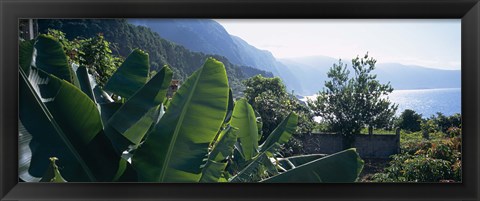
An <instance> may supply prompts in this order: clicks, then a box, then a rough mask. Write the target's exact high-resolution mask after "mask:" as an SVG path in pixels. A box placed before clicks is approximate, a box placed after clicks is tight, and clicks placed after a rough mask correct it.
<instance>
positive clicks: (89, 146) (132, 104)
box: [19, 35, 363, 182]
mask: <svg viewBox="0 0 480 201" xmlns="http://www.w3.org/2000/svg"><path fill="white" fill-rule="evenodd" d="M39 40H43V42H42V43H43V44H42V43H40V44H42V46H41V48H38V49H37V54H36V55H31V56H32V57H33V58H28V54H29V53H28V52H29V51H23V50H20V51H21V54H23V56H22V57H21V58H22V59H24V61H20V63H21V64H22V65H23V66H21V65H20V66H19V71H20V78H21V79H20V97H19V99H20V102H19V104H20V111H19V113H20V123H19V150H21V151H20V157H19V158H20V160H19V175H20V178H21V179H22V180H24V181H63V180H67V181H70V182H78V181H80V182H96V181H106V182H112V181H114V182H115V181H121V182H123V181H127V182H135V181H149V182H218V181H231V182H235V181H242V182H243V181H252V182H253V181H265V182H288V181H299V180H298V178H304V179H309V180H308V181H309V182H353V181H355V180H356V178H357V177H358V174H359V173H360V172H361V168H362V167H363V161H362V160H361V159H360V157H359V156H358V154H357V153H356V152H355V151H354V150H347V151H345V152H341V153H339V154H334V155H331V156H328V157H322V158H318V157H304V158H303V159H302V165H299V166H298V167H293V168H292V167H290V168H289V169H288V170H287V171H284V172H279V171H278V169H280V167H279V163H278V162H277V161H278V160H277V159H276V156H277V155H278V153H277V151H278V148H279V147H280V146H281V144H284V143H287V142H288V141H289V139H290V138H291V136H292V134H293V133H294V132H295V130H296V129H297V124H298V116H297V115H296V114H295V113H293V112H291V113H289V114H288V115H287V116H286V118H285V119H283V120H282V121H281V123H280V124H279V125H278V126H277V127H276V128H274V129H273V131H272V133H270V134H269V135H268V137H267V138H266V140H265V142H264V143H263V144H262V145H261V146H259V147H258V148H257V147H254V150H253V152H252V158H250V159H248V158H244V157H242V155H243V154H240V153H243V151H242V150H244V149H246V148H247V147H248V148H251V147H250V146H248V145H247V143H245V142H252V144H255V143H258V138H259V135H258V133H259V131H258V129H257V128H256V127H255V126H258V125H261V124H257V123H258V122H257V121H258V120H257V118H256V115H255V111H254V110H253V109H252V108H251V106H250V105H249V104H248V103H247V102H246V101H245V100H239V101H237V104H235V105H234V103H233V98H232V92H231V90H230V88H229V82H228V79H227V70H226V68H225V66H224V65H223V64H222V63H221V62H219V61H218V60H215V59H213V58H209V59H207V60H206V61H205V63H204V65H203V66H202V67H201V68H199V69H198V70H197V71H195V72H194V73H193V74H192V75H191V76H190V77H189V78H188V79H187V80H186V81H185V82H184V83H183V85H182V87H180V88H179V90H178V91H177V92H176V93H175V94H174V95H173V98H172V99H171V100H168V99H166V98H165V94H166V88H167V87H168V84H169V83H170V80H171V78H172V72H171V71H170V69H169V68H168V67H164V68H162V69H161V70H160V71H159V72H158V73H157V74H155V76H154V77H152V78H150V79H146V77H147V76H148V71H146V72H147V73H141V74H139V75H140V77H141V78H139V77H136V78H135V79H137V78H138V79H140V80H148V82H146V83H143V82H141V84H139V85H140V86H137V87H136V90H135V91H134V92H133V93H132V92H131V91H129V92H128V93H124V92H125V91H128V90H131V88H130V87H131V86H124V85H121V84H115V85H114V84H112V85H114V86H115V87H114V88H115V89H112V90H111V91H112V92H113V93H114V94H113V95H114V96H119V94H120V93H124V94H122V95H121V96H122V97H123V98H122V100H121V101H119V102H113V101H112V100H109V97H110V95H108V94H107V95H106V92H105V91H103V90H102V89H101V88H98V87H96V86H97V83H96V82H95V78H93V76H91V75H90V74H89V72H87V68H86V67H85V66H82V67H79V68H78V69H77V70H74V69H75V68H76V65H74V63H72V65H70V64H67V65H65V63H67V62H68V60H67V59H66V55H65V50H64V49H62V45H61V43H60V42H59V40H56V39H55V38H54V37H50V36H43V35H42V36H41V37H39V38H37V40H36V42H35V44H38V41H39ZM46 44H50V45H46ZM25 47H28V46H25ZM39 47H40V46H39ZM38 51H40V52H38ZM38 55H41V60H42V61H41V62H42V63H41V64H42V65H43V67H44V69H49V70H51V73H47V72H45V71H43V70H41V69H39V68H37V67H35V66H33V65H32V66H28V63H29V62H28V61H29V60H30V61H34V60H35V61H38V58H37V57H38ZM139 55H140V57H137V56H139ZM131 58H134V61H135V62H132V60H130V59H131ZM148 60H149V58H148V55H146V54H139V52H133V53H132V56H131V57H129V59H127V60H126V61H125V62H124V63H123V64H122V65H121V66H122V67H121V68H120V69H118V71H116V72H115V73H114V74H113V76H112V77H111V78H110V79H111V80H116V81H119V80H120V81H125V80H129V79H130V78H131V75H137V74H136V71H135V70H137V71H139V72H140V71H141V72H145V69H149V67H148ZM66 61H67V62H66ZM132 63H137V64H146V65H147V68H141V69H133V68H130V67H126V66H130V65H131V64H132ZM25 65H27V66H25ZM52 66H58V67H59V68H61V69H54V68H52ZM67 68H68V69H67ZM23 69H27V70H28V75H27V74H26V73H25V71H24V70H23ZM59 70H60V71H59ZM62 72H69V73H71V75H72V77H73V79H71V81H73V82H77V81H79V82H80V83H81V84H80V85H73V84H72V83H70V82H68V81H67V80H64V79H60V78H58V77H57V76H56V75H58V76H63V75H65V74H64V73H62ZM117 72H118V73H117ZM125 72H129V73H125ZM68 75H69V77H70V74H68ZM142 76H143V77H142ZM69 77H66V78H69ZM77 78H78V79H77ZM147 78H148V77H147ZM111 80H107V83H113V82H114V81H111ZM109 85H110V84H109ZM117 88H121V89H117ZM127 89H128V90H127ZM115 93H117V94H115ZM88 94H89V95H88ZM99 94H100V95H99ZM101 96H104V97H103V98H104V100H102V102H97V100H100V98H101ZM126 96H128V98H127V97H126ZM97 97H100V98H98V99H97ZM167 100H168V101H167ZM166 102H168V104H166V105H168V107H164V105H163V103H166ZM242 103H243V104H242ZM230 112H232V113H234V115H232V116H233V117H232V118H231V121H233V119H236V118H240V119H244V121H246V122H248V123H247V124H237V125H240V126H242V128H241V129H244V131H245V132H249V133H247V134H246V135H244V137H246V138H249V139H246V140H239V135H237V131H239V129H237V128H234V127H232V126H231V125H230V124H231V121H229V119H228V118H227V114H228V113H230ZM242 112H244V114H241V113H242ZM242 117H248V118H242ZM245 125H246V126H247V127H248V128H245V127H244V126H245ZM250 127H251V128H254V129H250ZM128 145H131V146H128ZM255 149H258V150H255ZM52 157H56V158H58V159H59V160H58V166H57V164H56V163H55V161H54V160H53V159H52ZM130 159H131V160H130ZM292 160H294V159H292ZM49 161H50V163H49ZM130 161H132V162H130ZM58 167H60V168H58ZM333 170H335V174H333ZM313 175H315V178H314V179H312V176H313ZM62 178H65V179H62ZM270 178H272V179H271V180H270Z"/></svg>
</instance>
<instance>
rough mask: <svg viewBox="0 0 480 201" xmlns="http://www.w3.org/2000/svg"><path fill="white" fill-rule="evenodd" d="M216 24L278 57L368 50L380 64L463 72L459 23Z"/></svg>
mask: <svg viewBox="0 0 480 201" xmlns="http://www.w3.org/2000/svg"><path fill="white" fill-rule="evenodd" d="M216 21H217V22H219V23H220V24H222V25H223V27H225V29H226V30H227V31H228V32H229V33H230V34H231V35H235V36H239V37H240V38H242V39H244V40H245V41H247V42H248V43H250V44H251V45H253V46H255V47H257V48H259V49H265V50H269V51H270V52H272V54H273V55H274V56H275V57H277V58H292V57H304V56H314V55H324V56H330V57H334V58H343V59H351V58H353V57H355V56H356V55H361V56H362V55H364V54H365V52H367V51H368V52H369V55H371V56H372V57H374V58H376V59H377V61H378V62H379V63H386V62H396V63H402V64H412V65H420V66H427V67H432V68H441V69H460V54H461V51H460V50H461V44H460V41H461V40H460V39H461V36H460V33H461V32H460V25H461V23H460V19H447V20H445V19H434V20H358V19H357V20H338V19H337V20H324V19H323V20H322V19H317V20H248V19H242V20H236V19H221V20H216Z"/></svg>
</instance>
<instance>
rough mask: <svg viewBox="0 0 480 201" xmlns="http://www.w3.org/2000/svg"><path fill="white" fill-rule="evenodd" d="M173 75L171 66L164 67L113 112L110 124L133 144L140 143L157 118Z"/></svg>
mask: <svg viewBox="0 0 480 201" xmlns="http://www.w3.org/2000/svg"><path fill="white" fill-rule="evenodd" d="M172 75H173V73H172V70H170V68H168V67H164V68H162V70H160V72H158V73H157V74H156V75H155V76H154V77H153V78H152V79H150V80H149V81H148V83H147V84H145V85H144V86H143V87H142V88H141V89H140V90H138V91H137V92H136V93H135V94H134V95H133V96H132V97H131V98H130V99H128V101H127V102H126V103H125V104H123V105H122V107H120V109H119V110H118V111H117V112H115V114H113V116H112V117H111V118H110V119H109V120H108V126H111V127H112V128H114V129H115V130H116V131H117V132H118V133H120V134H122V135H123V136H124V137H125V138H127V139H128V140H129V141H130V143H131V144H132V145H138V144H139V143H140V141H141V140H142V138H143V136H144V135H145V133H146V132H147V131H148V129H149V128H150V126H151V125H152V123H153V122H154V121H155V120H156V119H154V117H155V113H156V112H157V109H158V106H159V105H160V104H162V102H163V100H164V99H165V96H166V94H167V89H168V87H169V86H170V82H171V80H172Z"/></svg>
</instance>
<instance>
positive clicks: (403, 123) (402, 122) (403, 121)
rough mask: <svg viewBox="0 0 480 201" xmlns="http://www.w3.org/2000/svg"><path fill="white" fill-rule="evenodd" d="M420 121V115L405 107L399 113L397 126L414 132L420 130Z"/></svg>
mask: <svg viewBox="0 0 480 201" xmlns="http://www.w3.org/2000/svg"><path fill="white" fill-rule="evenodd" d="M420 122H422V115H420V114H417V113H416V112H415V111H413V110H410V109H406V110H405V111H403V112H402V114H401V115H400V118H399V119H398V124H397V126H398V127H399V128H401V129H404V130H407V131H410V132H416V131H420Z"/></svg>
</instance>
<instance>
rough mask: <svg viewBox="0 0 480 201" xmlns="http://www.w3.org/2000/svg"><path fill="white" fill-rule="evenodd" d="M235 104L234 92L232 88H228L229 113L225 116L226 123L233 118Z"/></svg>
mask: <svg viewBox="0 0 480 201" xmlns="http://www.w3.org/2000/svg"><path fill="white" fill-rule="evenodd" d="M234 106H235V102H234V101H233V92H232V89H230V90H228V108H227V115H226V116H225V121H224V122H225V123H227V122H230V119H231V118H232V113H233V108H234Z"/></svg>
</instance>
